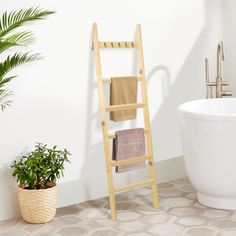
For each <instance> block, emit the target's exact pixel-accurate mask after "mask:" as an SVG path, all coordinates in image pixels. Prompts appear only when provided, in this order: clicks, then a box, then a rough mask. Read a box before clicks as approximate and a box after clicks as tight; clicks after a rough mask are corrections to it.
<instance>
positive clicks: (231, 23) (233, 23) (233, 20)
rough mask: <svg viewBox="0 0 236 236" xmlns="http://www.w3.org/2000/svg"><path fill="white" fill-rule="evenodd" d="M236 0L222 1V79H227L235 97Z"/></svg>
mask: <svg viewBox="0 0 236 236" xmlns="http://www.w3.org/2000/svg"><path fill="white" fill-rule="evenodd" d="M235 10H236V2H235V1H234V0H224V1H223V37H224V46H225V51H226V61H225V63H223V69H224V79H225V80H228V81H229V84H230V85H229V89H230V90H232V92H233V97H236V43H235V42H236V16H235Z"/></svg>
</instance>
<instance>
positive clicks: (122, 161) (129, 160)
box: [111, 156, 150, 166]
mask: <svg viewBox="0 0 236 236" xmlns="http://www.w3.org/2000/svg"><path fill="white" fill-rule="evenodd" d="M145 160H150V156H140V157H132V158H129V159H125V160H120V161H112V162H111V166H120V165H123V164H127V163H134V162H139V161H145Z"/></svg>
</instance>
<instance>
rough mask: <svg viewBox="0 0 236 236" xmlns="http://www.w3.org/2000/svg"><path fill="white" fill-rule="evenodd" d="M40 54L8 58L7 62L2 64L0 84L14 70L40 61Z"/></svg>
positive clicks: (19, 54)
mask: <svg viewBox="0 0 236 236" xmlns="http://www.w3.org/2000/svg"><path fill="white" fill-rule="evenodd" d="M40 59H41V58H40V57H39V54H32V55H29V53H24V54H22V53H15V54H14V55H13V56H8V57H7V59H6V60H5V61H3V62H2V63H0V82H1V81H2V80H3V79H4V76H5V75H6V74H7V73H8V72H9V71H10V70H12V69H13V68H15V67H17V66H19V65H22V64H25V63H28V62H32V61H37V60H40Z"/></svg>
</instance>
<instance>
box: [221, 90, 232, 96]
mask: <svg viewBox="0 0 236 236" xmlns="http://www.w3.org/2000/svg"><path fill="white" fill-rule="evenodd" d="M221 96H232V91H229V90H228V91H222V93H221Z"/></svg>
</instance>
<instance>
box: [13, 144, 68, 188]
mask: <svg viewBox="0 0 236 236" xmlns="http://www.w3.org/2000/svg"><path fill="white" fill-rule="evenodd" d="M69 155H71V154H70V153H69V152H68V151H67V150H66V149H64V150H57V146H54V147H53V148H48V147H47V145H44V144H42V143H37V144H36V146H35V150H34V151H32V152H30V153H28V154H27V155H24V156H23V157H22V158H20V159H19V160H15V161H14V162H13V164H12V168H13V173H12V175H13V176H14V177H16V178H17V182H18V183H19V184H20V187H22V188H26V189H45V188H49V187H52V186H54V185H55V183H56V180H57V179H59V178H60V177H61V176H63V171H64V164H65V162H70V161H69V159H68V156H69Z"/></svg>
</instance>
